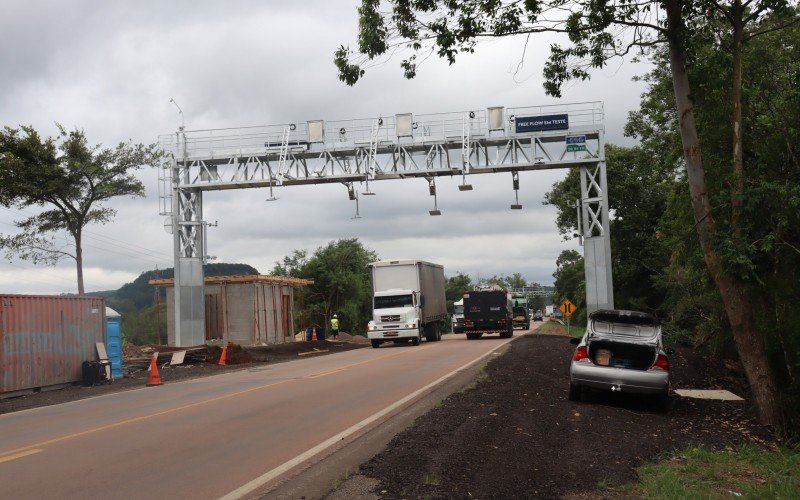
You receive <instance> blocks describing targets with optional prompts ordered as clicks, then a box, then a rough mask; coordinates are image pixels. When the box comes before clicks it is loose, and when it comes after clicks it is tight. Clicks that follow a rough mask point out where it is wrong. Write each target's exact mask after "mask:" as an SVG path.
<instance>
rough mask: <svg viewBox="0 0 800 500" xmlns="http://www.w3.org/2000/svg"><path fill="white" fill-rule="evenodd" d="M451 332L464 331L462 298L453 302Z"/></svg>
mask: <svg viewBox="0 0 800 500" xmlns="http://www.w3.org/2000/svg"><path fill="white" fill-rule="evenodd" d="M452 325H453V333H464V299H460V300H457V301H455V302H453V319H452Z"/></svg>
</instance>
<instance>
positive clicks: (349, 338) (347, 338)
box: [339, 332, 369, 344]
mask: <svg viewBox="0 0 800 500" xmlns="http://www.w3.org/2000/svg"><path fill="white" fill-rule="evenodd" d="M339 340H340V341H342V342H348V343H350V344H369V339H368V338H367V337H364V336H363V335H350V334H349V333H345V332H339Z"/></svg>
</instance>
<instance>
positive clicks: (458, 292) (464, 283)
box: [444, 273, 472, 307]
mask: <svg viewBox="0 0 800 500" xmlns="http://www.w3.org/2000/svg"><path fill="white" fill-rule="evenodd" d="M471 288H472V278H470V277H469V275H468V274H463V273H458V274H456V275H455V276H451V277H449V278H447V282H446V283H445V285H444V294H445V298H446V299H447V305H448V307H449V306H451V305H453V302H458V301H459V300H461V297H462V295H463V294H464V292H468V291H469V290H470V289H471Z"/></svg>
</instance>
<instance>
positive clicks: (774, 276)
mask: <svg viewBox="0 0 800 500" xmlns="http://www.w3.org/2000/svg"><path fill="white" fill-rule="evenodd" d="M717 45H718V42H717V41H716V40H715V38H714V33H713V31H710V32H708V33H703V34H702V37H699V38H697V39H696V40H695V41H694V43H693V50H692V60H693V66H692V70H691V72H690V79H691V84H692V86H693V87H694V88H697V89H699V92H698V93H697V95H696V99H695V102H696V109H697V113H696V115H697V117H698V126H699V129H700V130H701V131H702V133H701V141H703V143H704V145H705V148H704V150H705V164H706V169H707V171H708V174H709V175H708V178H709V197H710V200H711V203H712V205H713V206H714V207H726V206H729V200H730V187H731V186H733V184H734V177H733V172H732V171H731V169H730V149H731V147H732V143H731V139H730V137H729V136H728V134H727V133H726V127H725V126H720V124H724V123H726V121H727V120H728V119H729V117H730V116H731V113H732V110H731V104H730V100H729V99H728V96H729V93H730V89H729V86H728V81H729V79H730V75H731V71H732V69H731V66H730V60H729V57H727V56H726V55H725V53H724V52H720V51H719V50H717ZM666 57H667V56H666V54H664V53H663V52H657V53H655V54H654V58H655V62H656V64H655V67H654V69H653V70H652V71H651V72H650V73H649V74H648V75H646V77H645V80H646V81H647V83H648V91H647V93H646V94H645V96H644V99H643V101H642V105H641V109H640V110H639V111H638V112H636V113H633V114H632V115H631V118H630V120H629V122H628V126H627V132H628V134H629V135H633V136H635V137H637V138H639V139H640V140H641V144H642V148H644V149H645V150H646V152H647V154H649V155H651V156H652V157H653V158H659V157H662V156H673V157H674V155H675V151H676V150H679V149H680V147H681V146H680V141H679V138H677V137H676V135H675V133H674V129H673V125H674V124H675V123H676V122H677V117H676V116H675V113H674V111H673V109H674V107H673V99H674V97H673V95H672V93H671V91H670V88H669V87H670V86H671V82H670V79H669V75H667V74H665V73H664V71H663V70H662V69H661V65H660V64H659V62H663V61H664V60H665V58H666ZM798 60H800V27H798V26H797V25H795V26H792V27H790V28H788V29H785V30H780V31H774V32H772V33H769V34H765V35H764V36H763V37H760V38H757V39H754V40H752V41H751V42H750V43H749V44H748V46H747V47H746V50H745V52H744V61H743V64H744V69H743V71H744V74H745V75H746V78H745V84H746V85H745V93H744V107H743V112H744V115H743V123H744V124H745V128H744V132H743V133H744V135H745V136H746V137H751V138H752V140H750V141H747V142H746V143H745V144H744V150H743V154H744V158H745V159H746V161H747V165H748V172H747V176H746V178H745V187H746V194H747V196H746V197H744V199H743V203H742V212H741V214H740V216H739V219H738V224H739V227H740V231H741V233H740V237H741V239H742V241H743V242H745V244H744V245H743V246H741V247H740V246H737V245H736V244H735V243H734V242H733V240H732V239H731V240H729V239H725V238H720V247H721V249H722V250H721V253H722V255H723V256H724V259H723V262H724V265H725V266H726V269H727V270H728V272H730V273H731V274H733V275H734V276H736V277H737V279H738V280H739V281H741V282H742V283H744V284H745V285H746V286H747V288H748V291H749V295H750V297H751V312H752V314H753V316H754V319H755V328H756V330H757V331H758V332H759V334H760V337H761V338H763V339H764V342H765V348H766V352H767V355H768V358H769V360H770V365H771V366H772V369H773V372H774V373H775V375H776V377H777V384H778V387H779V389H780V392H781V400H782V401H783V402H784V407H785V408H787V409H790V408H792V407H796V406H797V404H798V401H800V380H799V379H798V375H799V374H800V361H798V359H799V357H800V335H798V334H797V329H796V325H797V324H798V322H799V321H800V312H798V311H797V308H796V307H794V305H793V304H795V303H796V302H797V301H798V300H800V291H798V289H797V286H796V283H798V282H800V274H798V273H800V251H798V250H797V249H798V248H800V235H798V233H797V231H796V229H795V228H796V227H798V225H800V162H799V161H798V155H797V146H796V145H797V144H798V141H800V129H798V127H797V126H796V124H797V123H800V85H799V84H800V73H798V71H797V68H798V63H797V61H798ZM687 182H688V181H687V179H686V178H685V176H684V175H679V176H676V187H675V188H674V189H673V190H671V191H670V192H669V193H668V203H667V206H666V210H665V212H664V214H663V216H662V217H661V220H660V222H659V224H658V227H659V229H660V231H661V232H662V234H663V237H662V238H661V239H660V241H661V242H662V244H663V246H664V248H665V249H666V251H667V255H668V265H667V267H666V269H665V275H664V277H663V279H662V280H661V283H663V285H664V288H665V290H666V295H667V303H666V307H665V310H667V311H669V314H670V318H669V320H670V323H671V324H670V326H671V327H672V329H673V331H674V332H675V334H677V335H679V336H680V338H681V339H682V340H686V341H688V342H691V343H693V344H695V345H703V346H706V347H710V348H711V349H713V350H714V351H715V352H718V353H723V354H730V353H731V351H732V349H733V347H734V346H735V345H736V342H735V338H734V337H732V336H731V335H730V332H729V327H728V325H727V314H726V311H725V308H724V307H723V304H722V303H721V302H720V300H719V291H718V289H717V288H716V287H715V286H714V283H713V281H712V280H711V279H710V276H709V273H708V270H707V267H706V265H705V260H704V256H703V253H702V251H701V249H700V248H698V247H697V245H696V244H694V243H693V242H692V239H691V236H692V232H693V229H692V228H693V226H694V224H695V221H694V218H693V214H692V213H691V211H689V210H687V207H688V206H689V193H688V190H687V189H686V185H687ZM717 213H720V217H719V218H718V223H719V226H720V228H721V229H722V230H723V231H724V232H726V233H732V232H733V229H732V225H733V221H732V219H733V217H732V213H731V212H728V213H725V212H719V211H718V212H717ZM737 350H738V349H737ZM787 416H788V417H789V418H790V419H795V423H794V428H796V429H797V428H800V421H797V417H796V416H795V412H793V411H791V410H790V411H788V412H787Z"/></svg>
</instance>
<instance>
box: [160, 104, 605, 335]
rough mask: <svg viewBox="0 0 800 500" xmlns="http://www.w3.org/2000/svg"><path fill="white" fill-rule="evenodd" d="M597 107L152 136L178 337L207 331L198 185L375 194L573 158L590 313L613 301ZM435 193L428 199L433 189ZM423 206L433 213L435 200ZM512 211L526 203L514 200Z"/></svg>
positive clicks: (515, 173) (515, 176)
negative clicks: (339, 187)
mask: <svg viewBox="0 0 800 500" xmlns="http://www.w3.org/2000/svg"><path fill="white" fill-rule="evenodd" d="M603 119H604V116H603V106H602V103H599V102H586V103H575V104H563V105H553V106H527V107H516V108H504V107H490V108H487V109H485V110H483V109H481V110H473V111H465V112H455V113H436V114H427V115H414V114H411V113H399V114H395V115H393V116H385V117H377V118H368V119H355V120H339V121H323V120H309V121H306V122H304V123H288V124H283V125H268V126H255V127H241V128H225V129H207V130H184V129H183V127H181V128H180V129H179V130H178V131H177V132H175V133H174V134H168V135H163V136H160V137H159V142H160V144H161V147H162V149H163V150H164V151H165V152H166V153H167V154H168V156H169V159H170V161H169V163H168V164H166V165H165V166H164V168H163V169H161V171H160V176H159V191H160V192H159V200H160V201H159V204H160V212H161V214H162V215H166V216H168V217H169V220H168V224H167V225H168V226H169V227H170V229H171V232H172V234H173V238H174V255H175V301H176V307H175V332H176V336H175V338H176V344H177V345H179V346H187V345H197V344H201V343H203V342H204V341H205V325H204V311H203V307H204V290H203V264H204V263H205V262H206V260H207V259H208V258H209V256H208V255H207V238H206V229H207V226H208V223H207V222H206V221H205V220H204V219H203V199H202V193H203V191H208V190H227V189H244V188H268V189H269V192H270V195H269V198H267V199H268V200H275V199H276V198H275V195H274V192H275V190H276V189H280V188H284V187H289V186H295V185H303V184H329V183H342V184H343V185H344V186H345V187H346V188H347V190H348V193H349V195H350V198H351V199H353V200H355V201H356V203H357V202H358V195H359V193H357V192H356V190H355V185H356V184H359V185H361V189H362V191H361V192H360V194H361V195H370V194H374V193H373V192H372V190H371V186H370V184H371V183H373V182H376V181H385V180H399V179H407V178H423V179H426V180H427V181H428V183H429V189H430V194H431V195H432V196H434V197H435V196H436V185H435V183H436V178H437V177H440V176H458V177H460V178H461V184H460V185H459V189H461V190H471V189H472V186H471V185H470V184H469V183H468V182H467V176H469V175H474V174H488V173H503V172H505V173H510V174H511V177H512V186H513V188H514V189H515V190H517V189H519V172H521V171H529V170H546V169H558V168H579V169H580V173H581V174H580V176H581V199H580V200H577V201H579V203H578V208H577V209H578V211H579V225H580V230H579V233H580V236H581V237H582V240H583V246H584V257H585V264H586V266H585V268H586V295H587V297H586V298H587V305H588V309H589V310H590V311H592V310H595V309H601V308H613V304H614V299H613V290H612V275H611V245H610V234H609V224H608V196H607V180H606V165H605V141H604V126H603ZM434 199H435V198H434ZM434 208H435V210H432V211H431V212H430V213H431V215H439V214H441V212H440V211H439V210H438V207H436V205H435V206H434ZM511 208H512V209H520V208H522V206H521V205H519V202H517V203H516V204H513V205H511Z"/></svg>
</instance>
